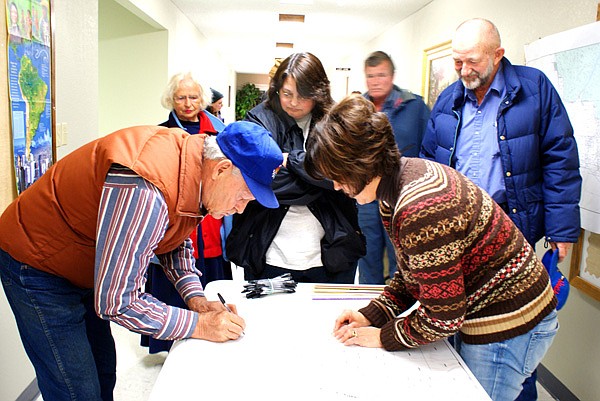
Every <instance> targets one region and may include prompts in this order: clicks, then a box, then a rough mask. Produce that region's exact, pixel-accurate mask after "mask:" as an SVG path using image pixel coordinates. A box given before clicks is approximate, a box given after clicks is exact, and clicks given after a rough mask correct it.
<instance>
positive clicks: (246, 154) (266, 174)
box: [217, 121, 283, 209]
mask: <svg viewBox="0 0 600 401" xmlns="http://www.w3.org/2000/svg"><path fill="white" fill-rule="evenodd" d="M217 143H218V144H219V148H221V151H222V152H223V154H224V155H225V157H227V158H228V159H229V160H231V162H232V163H233V165H234V166H236V167H237V168H239V169H240V171H241V172H242V176H243V177H244V181H246V185H248V188H249V189H250V192H252V195H254V197H255V198H256V200H257V201H258V202H259V203H260V204H261V205H263V206H264V207H268V208H271V209H274V208H277V207H279V202H277V198H276V197H275V194H274V193H273V189H272V188H271V183H272V182H273V178H275V174H277V172H278V171H279V168H280V167H281V163H283V155H282V154H281V150H280V149H279V146H277V143H275V141H274V140H273V138H272V137H271V134H270V133H269V131H267V130H266V129H264V128H263V127H261V126H260V125H258V124H255V123H251V122H249V121H236V122H234V123H231V124H229V125H228V126H227V127H225V129H224V130H223V131H222V132H220V133H219V134H217Z"/></svg>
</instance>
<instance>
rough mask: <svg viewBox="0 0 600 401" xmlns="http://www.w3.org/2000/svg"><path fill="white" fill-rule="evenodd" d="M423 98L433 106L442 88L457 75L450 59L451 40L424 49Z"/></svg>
mask: <svg viewBox="0 0 600 401" xmlns="http://www.w3.org/2000/svg"><path fill="white" fill-rule="evenodd" d="M423 53H424V54H423V85H422V94H423V100H424V101H425V103H426V104H427V106H429V109H431V108H433V105H434V104H435V101H436V100H437V98H438V96H439V95H440V93H442V91H443V90H444V89H446V88H447V87H448V86H449V85H450V84H451V83H453V82H454V81H456V79H457V78H458V76H457V75H456V71H455V70H454V61H453V60H452V41H450V40H448V41H446V42H444V43H440V44H439V45H436V46H433V47H430V48H428V49H425V50H424V52H423Z"/></svg>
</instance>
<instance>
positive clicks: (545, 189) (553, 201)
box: [421, 58, 581, 244]
mask: <svg viewBox="0 0 600 401" xmlns="http://www.w3.org/2000/svg"><path fill="white" fill-rule="evenodd" d="M502 66H503V71H504V79H505V82H506V97H505V98H504V99H503V100H502V102H501V104H500V107H499V109H498V117H497V119H496V121H497V123H498V138H497V139H498V144H499V148H500V153H501V158H502V165H503V169H504V184H505V186H506V195H507V199H508V209H509V216H510V218H511V219H512V220H513V221H514V222H515V224H516V225H517V227H518V228H519V229H520V230H521V232H522V233H523V234H524V235H525V237H526V238H527V240H528V241H529V242H530V243H531V244H535V243H536V242H537V241H539V240H540V239H541V238H542V237H544V235H545V236H546V240H547V241H552V242H576V241H577V238H578V237H579V229H580V217H579V199H580V196H581V175H580V174H579V155H578V153H577V144H576V143H575V137H574V136H573V127H572V126H571V123H570V121H569V116H568V115H567V111H566V110H565V107H564V106H563V104H562V101H561V100H560V97H559V95H558V93H557V92H556V90H555V89H554V87H553V86H552V83H551V82H550V81H549V80H548V78H547V77H546V76H545V75H544V74H543V73H542V72H541V71H539V70H537V69H534V68H530V67H525V66H513V65H512V64H511V63H510V62H509V61H508V60H507V59H506V58H504V59H502ZM464 102H465V87H464V85H463V84H462V82H461V81H460V80H458V81H457V82H455V83H454V84H452V85H450V86H449V87H448V88H446V89H445V90H444V91H443V92H442V93H441V94H440V96H439V98H438V99H437V101H436V103H435V105H434V107H433V110H432V111H431V117H430V119H429V123H428V125H427V132H426V134H425V138H424V139H423V143H422V147H421V157H423V158H427V159H430V160H435V161H437V162H439V163H442V164H446V165H449V166H452V167H455V164H456V153H455V145H456V141H457V138H458V136H459V135H460V127H461V114H462V108H463V104H464Z"/></svg>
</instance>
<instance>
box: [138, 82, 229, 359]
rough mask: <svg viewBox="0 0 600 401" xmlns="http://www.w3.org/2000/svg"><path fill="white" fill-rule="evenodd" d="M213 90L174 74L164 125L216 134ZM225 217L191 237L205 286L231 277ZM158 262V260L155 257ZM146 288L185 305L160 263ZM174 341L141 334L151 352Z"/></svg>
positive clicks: (165, 95)
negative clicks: (210, 107)
mask: <svg viewBox="0 0 600 401" xmlns="http://www.w3.org/2000/svg"><path fill="white" fill-rule="evenodd" d="M210 96H211V95H210V92H205V91H204V88H203V87H202V85H201V84H200V83H199V82H198V80H196V79H195V78H194V76H193V75H192V73H191V72H183V73H178V74H175V75H173V76H172V77H171V79H170V80H169V83H168V84H167V87H166V89H165V91H164V93H163V96H162V99H161V104H162V106H163V107H164V108H166V109H167V110H170V111H171V112H170V113H169V119H168V120H167V121H165V122H163V123H161V124H160V125H161V126H164V127H169V128H181V129H183V130H184V131H186V132H188V133H189V134H208V135H216V134H217V133H219V132H221V131H222V130H223V129H224V128H225V125H224V124H223V122H222V121H220V120H219V119H218V118H217V117H215V116H214V115H212V114H211V113H209V112H208V111H207V110H206V107H207V106H208V104H209V102H210ZM222 222H223V220H222V219H219V220H216V219H214V218H213V217H211V216H206V217H205V218H204V220H202V223H201V225H199V226H198V229H197V230H194V232H193V233H192V235H191V236H190V238H191V239H192V242H193V243H194V257H195V258H196V268H197V269H198V270H199V271H200V272H201V273H202V276H201V277H200V281H201V282H202V285H203V286H206V284H208V283H209V282H211V281H213V280H222V279H231V277H232V276H231V267H230V264H229V262H227V261H226V260H225V259H224V258H223V242H224V241H223V240H222V238H224V236H225V233H222V232H221V229H222V226H223V224H222ZM156 263H158V260H156ZM146 291H147V292H149V293H151V294H152V295H153V296H155V297H156V298H158V299H160V300H161V301H163V302H165V303H166V304H169V305H172V306H177V307H180V308H186V309H187V305H186V304H185V302H184V301H183V299H182V298H181V297H180V296H179V293H178V292H177V291H175V290H174V287H173V285H172V284H171V283H170V282H169V280H168V278H167V276H166V275H165V274H164V273H163V271H162V268H161V266H160V265H159V264H154V263H151V264H150V267H149V268H148V281H147V282H146ZM172 343H173V342H172V341H164V340H156V339H154V338H152V337H149V336H144V335H143V336H142V345H143V346H147V347H149V351H150V353H152V354H153V353H157V352H161V351H168V350H169V349H170V348H171V345H172Z"/></svg>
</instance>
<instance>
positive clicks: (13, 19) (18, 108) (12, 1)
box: [6, 0, 53, 193]
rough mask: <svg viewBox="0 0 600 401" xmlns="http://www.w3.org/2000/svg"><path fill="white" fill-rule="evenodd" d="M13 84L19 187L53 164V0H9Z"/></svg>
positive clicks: (13, 126)
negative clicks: (51, 2) (50, 3)
mask: <svg viewBox="0 0 600 401" xmlns="http://www.w3.org/2000/svg"><path fill="white" fill-rule="evenodd" d="M6 23H7V28H8V46H7V52H8V57H7V59H8V80H9V82H8V89H9V98H10V112H11V128H12V142H13V155H14V165H15V175H16V183H17V191H18V193H21V192H22V191H24V190H25V189H27V188H28V187H29V186H30V185H31V184H33V182H35V180H37V179H38V178H39V177H40V176H41V175H42V174H44V172H45V171H46V170H47V169H48V167H50V166H51V165H52V162H53V152H52V127H53V123H52V102H51V99H52V97H51V83H52V79H51V71H52V69H51V65H52V59H51V56H52V52H51V40H50V5H49V0H7V1H6Z"/></svg>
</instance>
